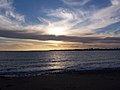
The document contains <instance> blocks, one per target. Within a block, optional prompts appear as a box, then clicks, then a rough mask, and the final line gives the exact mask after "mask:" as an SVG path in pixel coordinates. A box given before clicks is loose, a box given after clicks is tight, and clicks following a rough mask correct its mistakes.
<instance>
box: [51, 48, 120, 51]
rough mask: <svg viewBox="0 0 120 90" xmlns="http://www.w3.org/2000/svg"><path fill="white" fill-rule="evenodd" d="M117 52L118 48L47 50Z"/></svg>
mask: <svg viewBox="0 0 120 90" xmlns="http://www.w3.org/2000/svg"><path fill="white" fill-rule="evenodd" d="M116 50H117V51H118V50H120V48H109V49H101V48H90V49H64V50H49V51H116Z"/></svg>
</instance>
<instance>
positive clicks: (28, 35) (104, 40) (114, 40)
mask: <svg viewBox="0 0 120 90" xmlns="http://www.w3.org/2000/svg"><path fill="white" fill-rule="evenodd" d="M0 36H1V37H7V38H16V39H33V40H42V41H47V40H55V41H66V42H80V43H120V37H106V38H100V37H76V36H55V35H40V34H36V33H26V32H24V31H18V30H16V31H10V30H9V31H7V30H0Z"/></svg>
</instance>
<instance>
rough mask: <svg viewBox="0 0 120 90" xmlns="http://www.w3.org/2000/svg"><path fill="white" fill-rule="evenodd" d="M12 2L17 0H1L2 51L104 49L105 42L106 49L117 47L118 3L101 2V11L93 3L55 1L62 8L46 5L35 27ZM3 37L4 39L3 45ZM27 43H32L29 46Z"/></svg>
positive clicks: (116, 0) (87, 0) (119, 40)
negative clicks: (9, 49)
mask: <svg viewBox="0 0 120 90" xmlns="http://www.w3.org/2000/svg"><path fill="white" fill-rule="evenodd" d="M14 1H17V0H12V1H11V0H0V46H1V47H2V48H3V49H6V47H8V46H9V47H12V48H13V47H14V46H17V47H16V49H21V48H24V49H25V48H26V49H40V50H41V49H64V48H90V47H103V48H104V47H105V46H106V47H107V45H108V43H110V44H109V46H108V47H119V43H120V0H108V1H109V2H107V4H106V5H103V4H105V3H106V2H105V1H104V2H102V4H101V8H100V6H99V7H98V5H100V3H99V4H98V3H97V2H96V0H93V1H92V0H58V1H57V2H61V3H62V4H63V5H61V6H58V7H57V5H56V8H50V7H49V3H46V4H47V5H48V7H45V8H43V9H42V10H41V8H40V12H41V13H39V16H38V17H36V19H37V20H38V22H39V23H37V24H36V23H33V24H30V23H28V22H27V18H28V17H27V16H26V15H23V14H20V13H18V12H17V11H16V7H15V6H14V5H13V4H14ZM34 2H35V1H34ZM45 2H48V1H47V0H46V1H45ZM52 2H54V1H52ZM92 2H94V3H92ZM41 5H42V4H41ZM102 5H103V6H104V7H103V6H102ZM36 12H37V11H36ZM42 14H43V15H42ZM31 15H33V16H34V13H32V12H31ZM26 17H27V18H26ZM31 22H32V21H31ZM111 27H112V28H111ZM3 37H5V38H7V39H5V41H4V42H3ZM9 38H10V41H11V42H10V41H8V40H9ZM14 39H16V40H15V41H14ZM19 39H21V42H20V43H18V41H19ZM17 40H18V41H17ZM24 40H25V41H26V42H27V43H25V42H24ZM29 40H31V42H29V43H28V41H29ZM36 40H37V41H36ZM38 41H39V43H38ZM49 41H51V42H49ZM54 41H55V42H54ZM57 41H58V42H59V41H60V42H61V41H62V43H58V42H57ZM78 43H79V44H78ZM66 44H67V45H66ZM98 44H99V45H98ZM27 46H28V48H27ZM43 47H44V48H43ZM2 48H0V49H2ZM7 49H8V48H7ZM13 49H15V48H13Z"/></svg>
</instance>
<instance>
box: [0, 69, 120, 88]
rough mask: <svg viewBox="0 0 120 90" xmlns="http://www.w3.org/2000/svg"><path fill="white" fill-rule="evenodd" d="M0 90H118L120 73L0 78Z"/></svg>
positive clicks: (116, 71) (74, 73)
mask: <svg viewBox="0 0 120 90" xmlns="http://www.w3.org/2000/svg"><path fill="white" fill-rule="evenodd" d="M0 90H120V71H119V70H115V71H92V72H70V73H61V74H60V73H59V74H47V75H40V76H29V77H11V78H10V77H0Z"/></svg>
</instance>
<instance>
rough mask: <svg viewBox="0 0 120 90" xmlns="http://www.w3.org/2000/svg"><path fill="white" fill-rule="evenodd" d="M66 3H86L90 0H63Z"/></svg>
mask: <svg viewBox="0 0 120 90" xmlns="http://www.w3.org/2000/svg"><path fill="white" fill-rule="evenodd" d="M62 1H63V2H64V3H65V4H67V5H73V6H76V5H85V4H86V3H88V2H89V1H90V0H62Z"/></svg>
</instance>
